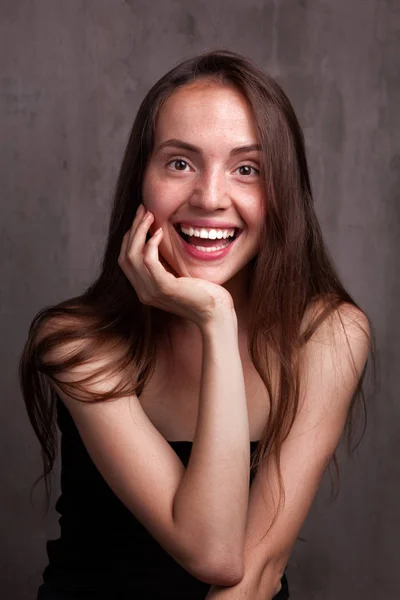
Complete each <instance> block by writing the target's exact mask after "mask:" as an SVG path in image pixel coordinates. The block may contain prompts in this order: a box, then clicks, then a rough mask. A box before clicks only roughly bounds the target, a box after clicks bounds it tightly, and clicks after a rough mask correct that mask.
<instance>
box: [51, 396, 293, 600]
mask: <svg viewBox="0 0 400 600" xmlns="http://www.w3.org/2000/svg"><path fill="white" fill-rule="evenodd" d="M57 424H58V427H59V429H60V433H61V495H60V497H59V499H58V500H57V503H56V511H57V512H58V513H59V514H60V518H59V524H60V537H59V538H58V539H57V540H50V541H48V542H47V544H46V547H47V555H48V561H49V562H48V566H47V567H46V568H45V570H44V573H43V580H44V582H46V583H49V584H51V587H52V588H53V589H55V590H60V591H65V592H67V591H68V592H70V593H71V594H73V593H74V592H76V593H79V598H81V597H82V598H85V597H86V596H85V595H82V593H84V592H86V593H87V597H88V598H102V597H103V595H104V597H107V598H109V599H110V600H111V599H113V600H125V599H128V598H129V600H136V598H138V599H139V598H140V599H141V600H142V599H147V598H149V599H151V600H158V599H159V600H162V599H164V598H174V599H175V600H177V599H179V598H181V597H182V598H185V599H186V600H187V599H189V598H190V600H196V599H197V598H198V599H199V600H204V599H205V597H206V595H207V592H208V590H209V589H210V584H208V583H204V582H203V581H200V580H198V579H197V578H195V577H193V576H192V575H191V574H189V573H188V572H187V571H186V570H185V569H184V568H183V567H181V566H180V565H179V564H178V563H177V562H176V561H175V560H174V559H173V558H172V556H171V555H170V554H168V552H166V551H165V550H164V549H163V548H162V546H161V545H160V544H159V543H158V542H157V541H156V540H155V539H154V538H153V537H152V536H151V535H150V533H149V532H148V531H147V530H146V529H145V527H144V526H143V525H142V524H141V523H140V522H139V521H138V520H137V519H136V518H135V517H134V515H133V514H132V513H131V512H130V511H129V510H128V509H127V508H126V506H125V505H124V504H123V503H122V502H121V501H120V500H119V498H118V497H117V496H116V495H115V494H114V492H113V491H112V490H111V488H110V487H109V486H108V484H107V483H106V482H105V480H104V479H103V477H102V475H101V474H100V473H99V471H98V470H97V468H96V466H95V465H94V463H93V461H92V460H91V458H90V456H89V454H88V452H87V450H86V448H85V445H84V444H83V442H82V440H81V438H80V435H79V432H78V429H77V427H76V425H75V423H74V421H73V419H72V417H71V416H70V414H69V412H68V410H67V408H66V406H65V405H64V403H63V402H62V400H60V399H59V398H58V399H57ZM168 443H169V444H170V445H171V446H172V448H173V449H174V450H175V452H176V453H177V455H178V456H179V458H180V459H181V460H182V462H183V464H184V466H185V467H186V466H187V464H188V461H189V457H190V452H191V447H192V442H190V441H170V442H168ZM257 443H258V442H257V441H253V442H251V452H252V453H253V452H254V451H255V449H256V447H257ZM251 479H253V477H251ZM250 483H251V481H250ZM288 597H289V595H288V592H287V581H286V577H285V576H284V577H283V578H282V590H281V591H280V593H279V594H278V595H276V596H275V598H276V600H278V599H279V600H284V599H286V598H288Z"/></svg>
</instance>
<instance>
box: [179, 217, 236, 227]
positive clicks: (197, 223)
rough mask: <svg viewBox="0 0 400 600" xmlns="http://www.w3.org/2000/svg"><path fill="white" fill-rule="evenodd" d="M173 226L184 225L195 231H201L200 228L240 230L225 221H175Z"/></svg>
mask: <svg viewBox="0 0 400 600" xmlns="http://www.w3.org/2000/svg"><path fill="white" fill-rule="evenodd" d="M174 225H175V226H177V225H185V226H186V227H195V228H196V229H201V228H202V227H204V228H206V229H240V227H239V226H238V225H235V224H234V223H228V222H226V221H223V222H222V221H212V220H211V219H204V220H199V219H194V220H193V221H192V220H190V221H189V220H183V221H176V222H175V223H174Z"/></svg>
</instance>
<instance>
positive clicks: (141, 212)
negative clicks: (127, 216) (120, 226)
mask: <svg viewBox="0 0 400 600" xmlns="http://www.w3.org/2000/svg"><path fill="white" fill-rule="evenodd" d="M145 214H146V208H145V207H144V206H143V204H140V205H139V207H138V209H137V211H136V214H135V217H134V219H133V221H132V225H131V231H132V233H133V235H134V234H135V232H136V230H137V228H138V227H139V225H140V223H141V222H142V220H143V217H144V215H145Z"/></svg>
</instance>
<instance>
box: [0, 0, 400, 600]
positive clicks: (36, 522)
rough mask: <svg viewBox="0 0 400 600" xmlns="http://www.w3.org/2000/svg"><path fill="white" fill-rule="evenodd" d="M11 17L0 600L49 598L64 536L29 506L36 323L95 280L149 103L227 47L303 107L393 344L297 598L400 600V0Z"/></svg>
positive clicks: (343, 257)
mask: <svg viewBox="0 0 400 600" xmlns="http://www.w3.org/2000/svg"><path fill="white" fill-rule="evenodd" d="M0 19H1V31H0V77H1V89H0V94H1V95H0V115H1V122H0V132H1V134H0V135H1V142H0V153H1V161H0V177H1V188H2V193H1V217H0V233H1V236H0V245H1V246H0V247H1V261H0V282H1V284H0V285H1V298H0V300H1V304H0V306H1V325H0V327H1V342H2V344H1V357H0V358H1V363H0V364H1V370H2V402H1V433H0V461H1V462H0V464H1V472H2V479H1V480H2V485H1V487H0V540H1V541H0V544H1V554H0V578H1V582H0V595H1V597H2V598H4V599H5V600H14V599H15V600H29V599H33V598H34V597H35V590H36V587H37V585H38V583H39V581H40V573H41V571H42V569H43V567H44V566H45V561H46V556H45V540H46V539H47V538H48V537H49V536H50V537H51V536H56V535H57V532H58V524H57V520H56V515H55V513H54V512H51V514H50V515H48V516H47V517H43V515H42V513H41V510H40V493H38V491H36V493H35V495H34V503H33V504H31V503H30V501H29V490H30V487H31V485H32V483H33V481H34V479H35V478H36V476H37V475H38V474H39V472H40V460H39V450H38V444H37V442H36V439H35V438H34V435H33V433H32V431H31V429H30V426H29V423H28V420H27V417H26V414H25V409H24V406H23V403H22V398H21V393H20V390H19V387H18V382H17V371H16V368H17V361H18V358H19V355H20V352H21V350H22V346H23V343H24V342H25V340H26V336H27V330H28V326H29V324H30V322H31V320H32V318H33V316H34V314H35V313H36V312H37V311H38V310H39V309H40V308H42V307H44V306H45V305H50V304H53V303H56V302H58V301H61V300H63V299H65V298H66V297H71V296H73V295H76V294H78V293H80V292H81V291H83V289H84V286H85V285H87V284H88V283H89V282H90V281H91V280H92V278H93V276H94V273H95V272H96V271H97V268H98V265H99V260H100V257H101V255H102V251H103V247H104V242H105V232H106V227H107V221H108V218H109V212H110V202H111V195H112V190H113V186H114V183H115V179H116V174H117V169H118V166H119V163H120V160H121V157H122V152H123V148H124V144H125V142H126V140H127V135H128V131H129V129H130V127H131V124H132V122H133V119H134V116H135V113H136V110H137V108H138V105H139V103H140V101H141V100H142V98H143V96H144V94H145V93H146V92H147V91H148V89H149V88H150V87H151V85H153V83H154V82H155V81H156V80H157V79H158V78H159V77H160V76H161V75H163V74H164V72H166V71H167V70H169V69H170V68H171V67H172V66H173V65H175V64H176V63H177V62H179V61H180V60H182V59H184V58H187V57H189V56H191V55H192V54H195V53H198V52H201V51H203V50H206V49H209V48H210V47H220V46H222V47H226V48H229V49H232V50H235V51H238V52H242V53H244V54H246V55H248V56H250V57H251V58H253V59H254V60H255V61H256V62H258V63H259V64H260V65H261V66H262V67H263V68H265V69H266V70H269V72H270V73H271V74H272V75H274V76H275V77H276V78H277V80H278V81H279V82H280V83H281V85H282V86H283V88H284V90H285V91H286V92H287V93H288V95H289V97H290V98H291V100H292V102H293V104H294V106H295V109H296V110H297V113H298V115H299V118H300V121H301V123H302V125H303V126H304V130H305V135H306V140H307V147H308V153H309V161H310V167H311V173H312V180H313V185H314V192H315V201H316V208H317V212H318V215H319V217H320V220H321V225H322V228H323V231H324V233H325V236H326V240H327V243H328V246H329V247H330V249H331V251H332V253H333V256H334V258H335V261H336V263H337V266H338V269H339V272H340V274H341V276H342V278H343V281H344V283H345V285H346V286H347V287H348V289H349V291H350V293H351V294H352V295H353V296H354V298H355V299H356V301H357V302H358V303H359V304H360V305H361V306H362V307H363V308H364V309H365V310H366V311H367V313H368V314H369V315H370V317H371V318H372V320H373V322H374V325H375V331H376V336H377V342H378V351H379V361H380V373H381V374H380V385H379V389H378V393H377V394H376V396H375V397H373V398H371V400H370V409H369V427H368V431H367V434H366V436H365V438H364V441H363V444H362V446H361V447H360V449H359V451H358V452H357V454H356V456H355V457H354V458H353V459H352V460H350V461H348V460H344V459H342V461H341V462H342V472H341V493H340V496H339V498H338V500H337V501H336V502H334V503H331V502H330V501H329V493H328V492H329V485H328V484H329V480H328V478H327V477H326V478H325V479H324V482H323V485H322V487H321V490H320V492H319V494H318V497H317V499H316V501H315V503H314V506H313V508H312V510H311V512H310V515H309V517H308V519H307V521H306V523H305V525H304V528H303V531H302V536H303V537H305V538H306V540H307V541H306V542H298V543H297V545H296V547H295V549H294V552H293V555H292V558H291V561H290V568H289V578H290V584H291V590H292V597H293V598H294V599H295V600H337V599H338V598H340V599H341V600H381V599H383V598H390V599H394V598H398V597H399V596H400V569H399V560H400V551H399V536H400V512H399V505H400V494H399V489H400V461H399V455H400V433H399V432H400V426H399V425H400V424H399V416H400V406H399V403H398V402H396V400H398V368H399V364H400V350H399V348H400V344H399V341H400V339H399V329H400V327H399V311H398V308H399V301H398V298H399V295H400V286H399V271H400V269H399V262H400V261H399V249H400V241H399V240H400V238H399V233H400V202H399V201H400V198H399V183H400V181H399V167H400V128H399V117H398V114H399V106H400V88H399V79H400V64H399V56H400V2H399V1H396V0H335V1H333V0H332V1H324V0H321V1H317V0H281V1H279V0H275V1H273V0H246V2H243V1H239V0H234V1H224V2H222V1H219V0H213V1H212V2H209V3H207V2H204V1H200V0H189V1H188V0H186V1H183V0H175V1H171V2H167V1H165V2H164V1H162V0H158V1H156V0H154V1H153V2H149V0H131V1H122V0H113V1H112V2H111V1H108V2H107V1H106V0H86V1H85V0H69V1H61V0H1V2H0ZM341 454H343V453H341ZM56 491H57V489H56Z"/></svg>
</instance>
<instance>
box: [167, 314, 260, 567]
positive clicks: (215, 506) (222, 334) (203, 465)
mask: <svg viewBox="0 0 400 600" xmlns="http://www.w3.org/2000/svg"><path fill="white" fill-rule="evenodd" d="M202 338H203V356H202V375H201V387H200V401H199V409H198V417H197V427H196V432H195V436H194V441H193V446H192V451H191V456H190V460H189V463H188V467H187V469H186V472H185V474H184V476H183V479H182V481H181V484H180V486H179V488H178V491H177V493H176V496H175V500H174V520H175V522H176V524H177V526H179V527H180V528H181V529H182V530H184V531H186V532H187V535H188V536H189V539H193V543H194V545H195V546H196V548H198V549H199V553H201V555H202V559H203V560H207V561H208V562H209V564H210V565H214V566H215V569H216V572H218V571H219V570H220V568H221V567H222V565H226V566H227V572H228V571H229V568H231V569H232V572H240V571H241V569H242V561H243V547H244V533H245V527H246V517H247V509H248V499H249V476H250V473H249V467H250V435H249V422H248V413H247V403H246V393H245V385H244V377H243V369H242V362H241V359H240V353H239V343H238V329H237V322H236V320H235V319H233V318H231V317H229V316H226V315H225V316H221V317H220V318H216V319H215V320H214V321H213V323H211V324H210V325H209V326H208V327H207V328H206V329H203V330H202Z"/></svg>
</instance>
